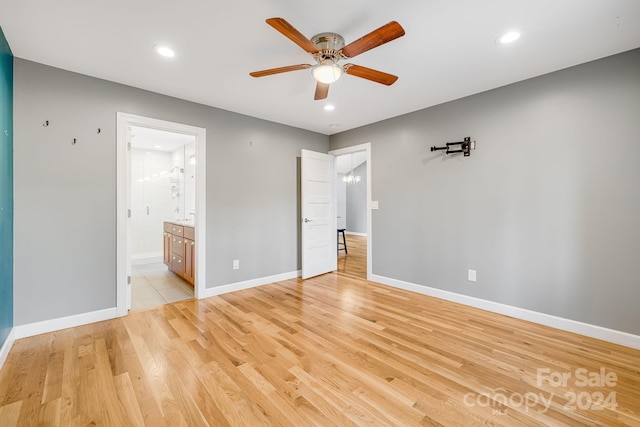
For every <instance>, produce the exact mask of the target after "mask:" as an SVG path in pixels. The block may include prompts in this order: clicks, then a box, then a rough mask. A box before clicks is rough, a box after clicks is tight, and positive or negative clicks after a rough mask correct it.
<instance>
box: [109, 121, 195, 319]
mask: <svg viewBox="0 0 640 427" xmlns="http://www.w3.org/2000/svg"><path fill="white" fill-rule="evenodd" d="M128 126H140V127H147V128H153V129H159V130H164V131H168V132H174V133H182V134H187V135H193V136H194V137H195V138H196V218H195V229H196V230H195V231H196V242H195V243H196V268H195V288H194V290H195V292H194V294H195V297H196V298H197V299H201V298H204V297H205V289H206V271H205V270H206V269H205V267H206V261H205V260H206V256H205V250H206V237H207V233H206V217H207V216H206V207H207V204H206V157H207V156H206V146H207V134H206V129H204V128H199V127H195V126H190V125H185V124H181V123H175V122H169V121H166V120H158V119H153V118H150V117H143V116H137V115H134V114H129V113H122V112H118V113H117V127H116V130H117V135H116V146H117V169H116V171H117V172H116V173H117V177H116V179H117V187H116V218H117V227H116V230H117V231H116V232H117V237H116V315H117V316H125V315H126V314H127V312H128V310H127V260H128V258H129V257H130V256H131V254H129V253H128V248H127V237H128V233H129V230H128V228H129V226H128V221H127V209H128V208H127V188H129V189H130V188H131V183H130V182H128V179H127V172H128V170H127V169H128V166H127V165H129V164H130V161H129V158H130V157H129V156H130V155H131V152H130V151H129V150H127V142H128V141H127V127H128ZM129 179H130V178H129ZM161 232H162V230H160V231H159V233H161Z"/></svg>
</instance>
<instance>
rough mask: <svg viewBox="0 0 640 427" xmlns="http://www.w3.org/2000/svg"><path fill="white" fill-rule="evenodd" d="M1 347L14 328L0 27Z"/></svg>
mask: <svg viewBox="0 0 640 427" xmlns="http://www.w3.org/2000/svg"><path fill="white" fill-rule="evenodd" d="M0 254H2V256H0V347H1V346H3V345H4V343H5V341H6V340H7V337H8V336H9V333H10V332H11V328H12V327H13V55H12V54H11V49H10V48H9V44H8V43H7V40H6V39H5V37H4V33H3V32H2V28H0Z"/></svg>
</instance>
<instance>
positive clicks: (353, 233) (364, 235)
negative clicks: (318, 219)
mask: <svg viewBox="0 0 640 427" xmlns="http://www.w3.org/2000/svg"><path fill="white" fill-rule="evenodd" d="M344 234H350V235H352V236H362V237H367V233H358V232H356V231H345V232H344Z"/></svg>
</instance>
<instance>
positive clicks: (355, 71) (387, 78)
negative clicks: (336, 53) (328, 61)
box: [343, 64, 398, 86]
mask: <svg viewBox="0 0 640 427" xmlns="http://www.w3.org/2000/svg"><path fill="white" fill-rule="evenodd" d="M343 68H344V72H345V73H347V74H349V75H350V76H356V77H361V78H363V79H367V80H371V81H372V82H376V83H381V84H383V85H387V86H391V85H392V84H394V83H395V82H396V80H398V76H394V75H393V74H387V73H383V72H382V71H378V70H374V69H372V68H367V67H361V66H360V65H353V64H344V66H343Z"/></svg>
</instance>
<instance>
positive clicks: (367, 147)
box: [329, 142, 373, 280]
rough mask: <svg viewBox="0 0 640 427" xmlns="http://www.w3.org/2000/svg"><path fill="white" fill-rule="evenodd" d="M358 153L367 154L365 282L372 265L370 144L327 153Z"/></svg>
mask: <svg viewBox="0 0 640 427" xmlns="http://www.w3.org/2000/svg"><path fill="white" fill-rule="evenodd" d="M359 151H365V152H366V154H367V280H371V269H372V265H373V259H372V257H371V253H372V250H371V248H372V247H373V233H372V232H371V230H372V227H371V143H370V142H366V143H364V144H359V145H353V146H351V147H345V148H339V149H337V150H331V151H329V154H331V155H333V156H335V157H338V156H343V155H345V154H351V153H356V152H359ZM336 177H337V174H336Z"/></svg>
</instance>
